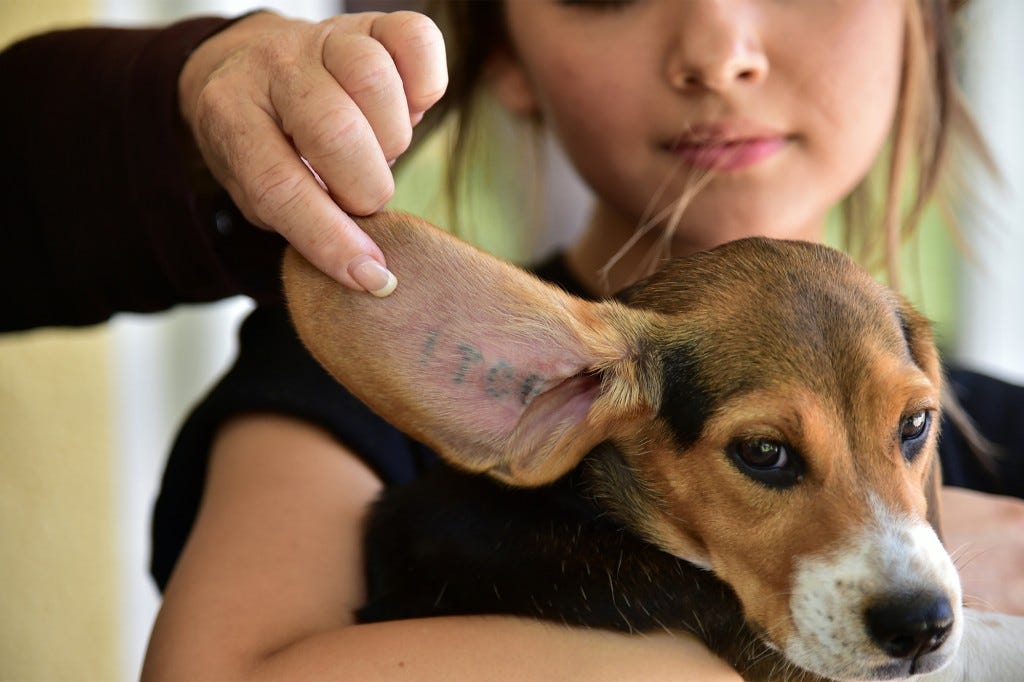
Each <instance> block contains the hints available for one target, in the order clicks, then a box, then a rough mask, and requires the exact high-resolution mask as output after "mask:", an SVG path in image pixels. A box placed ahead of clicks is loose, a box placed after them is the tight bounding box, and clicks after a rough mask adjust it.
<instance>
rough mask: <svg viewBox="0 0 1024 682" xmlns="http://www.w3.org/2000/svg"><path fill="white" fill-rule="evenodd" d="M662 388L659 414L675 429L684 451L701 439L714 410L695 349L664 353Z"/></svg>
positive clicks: (674, 349) (682, 348)
mask: <svg viewBox="0 0 1024 682" xmlns="http://www.w3.org/2000/svg"><path fill="white" fill-rule="evenodd" d="M662 386H663V387H664V394H663V395H662V400H661V408H660V409H659V411H658V414H659V416H661V417H662V418H663V419H664V420H665V421H666V422H667V423H668V425H669V427H670V428H671V429H672V433H673V434H674V435H675V438H676V443H677V444H678V445H679V447H680V449H685V448H687V447H689V446H691V445H693V444H694V443H695V442H697V439H698V438H700V434H701V432H703V430H704V423H705V422H706V421H707V420H708V417H710V416H711V411H712V408H713V401H712V399H711V394H710V392H709V391H708V389H707V388H706V386H705V384H704V382H703V381H702V380H701V375H700V360H699V359H698V354H697V352H696V349H695V348H694V347H693V346H690V345H677V346H673V347H672V348H670V349H669V350H668V351H667V352H666V353H665V355H664V360H663V364H662Z"/></svg>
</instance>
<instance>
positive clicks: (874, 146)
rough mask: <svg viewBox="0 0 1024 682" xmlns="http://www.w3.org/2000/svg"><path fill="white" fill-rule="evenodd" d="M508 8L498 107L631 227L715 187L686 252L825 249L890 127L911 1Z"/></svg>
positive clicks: (692, 218) (722, 0)
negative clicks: (524, 124)
mask: <svg viewBox="0 0 1024 682" xmlns="http://www.w3.org/2000/svg"><path fill="white" fill-rule="evenodd" d="M505 4H506V8H505V12H506V18H507V22H508V27H509V32H510V35H511V40H512V44H513V49H514V51H515V56H514V58H513V59H510V60H506V62H505V63H504V66H503V67H502V68H499V69H497V70H496V73H497V74H498V75H497V79H498V81H497V85H498V93H499V96H500V97H501V98H502V100H503V101H504V102H505V103H506V105H508V106H510V107H511V108H513V109H514V110H517V111H518V112H519V113H524V114H538V115H539V116H540V117H541V119H542V120H543V121H544V123H545V124H546V125H547V126H549V127H551V128H552V129H553V131H554V132H555V134H556V135H557V136H558V138H559V139H560V140H561V142H562V144H563V146H564V147H565V150H566V151H567V153H568V155H569V157H570V158H571V159H572V161H573V163H574V164H575V166H576V168H577V170H578V171H579V172H580V174H581V175H582V176H583V177H584V179H585V180H586V181H587V182H588V184H589V185H590V186H591V187H592V188H593V189H594V190H595V192H596V193H597V195H598V197H599V200H600V202H601V205H602V208H603V209H604V211H605V213H610V214H612V215H616V216H618V219H619V220H621V222H622V223H624V224H625V223H628V224H629V225H630V227H631V228H632V227H635V226H636V225H637V224H639V223H640V222H641V218H642V217H643V216H645V215H648V214H650V212H651V211H652V210H653V212H654V213H655V214H656V213H658V211H659V210H663V209H665V208H666V207H668V206H670V204H671V203H672V201H674V200H675V199H678V197H679V196H680V195H681V194H682V193H684V192H685V191H686V189H687V188H688V187H692V186H693V184H694V182H695V181H696V182H698V183H700V182H706V183H707V184H706V185H704V186H703V187H702V189H700V191H698V192H697V193H696V194H695V195H694V198H693V200H692V202H691V203H690V204H689V206H688V207H687V208H686V210H685V212H684V213H683V214H682V219H681V222H680V223H679V225H678V229H677V232H676V237H675V243H674V248H673V250H674V251H675V252H677V253H680V252H687V251H692V250H696V249H702V248H708V247H711V246H714V245H716V244H720V243H722V242H725V241H729V240H732V239H737V238H740V237H744V236H750V235H755V234H757V235H766V236H771V237H778V238H802V239H820V238H821V230H822V227H823V222H824V217H825V215H826V213H827V212H828V210H829V209H830V208H831V207H832V206H833V205H835V204H836V203H837V202H838V201H840V200H841V199H842V198H843V197H844V196H845V195H846V194H848V193H849V192H850V191H851V190H852V189H853V188H854V186H855V185H856V184H857V183H858V182H859V181H860V180H861V179H862V178H863V177H864V175H865V174H866V173H867V171H868V169H869V168H870V166H871V165H872V162H873V161H874V159H875V157H876V156H877V155H878V153H879V151H880V149H881V148H882V146H883V144H884V141H885V139H886V136H887V134H888V131H889V127H890V124H891V121H892V119H893V116H894V112H895V108H896V104H897V99H898V90H899V81H900V71H901V62H902V53H903V50H902V47H903V30H904V2H903V1H902V0H624V1H623V0H508V2H506V3H505ZM662 222H664V221H662Z"/></svg>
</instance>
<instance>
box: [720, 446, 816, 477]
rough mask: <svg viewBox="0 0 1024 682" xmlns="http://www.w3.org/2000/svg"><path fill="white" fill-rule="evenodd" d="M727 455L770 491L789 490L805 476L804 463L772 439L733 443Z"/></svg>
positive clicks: (795, 454)
mask: <svg viewBox="0 0 1024 682" xmlns="http://www.w3.org/2000/svg"><path fill="white" fill-rule="evenodd" d="M726 454H727V455H729V459H731V460H732V462H733V464H734V465H735V466H736V468H737V469H739V470H740V471H741V472H743V473H744V474H746V475H747V476H749V477H750V478H752V479H754V480H755V481H758V482H759V483H763V484H764V485H767V486H768V487H770V488H788V487H789V486H791V485H795V484H796V483H799V482H800V481H801V480H802V479H803V476H804V465H803V460H802V459H801V458H800V456H799V455H798V454H797V453H796V452H795V451H794V450H793V449H792V448H791V447H790V446H788V445H786V444H785V443H780V442H779V441H777V440H771V439H769V438H744V439H738V440H735V441H733V442H732V443H731V444H730V445H729V447H728V448H726Z"/></svg>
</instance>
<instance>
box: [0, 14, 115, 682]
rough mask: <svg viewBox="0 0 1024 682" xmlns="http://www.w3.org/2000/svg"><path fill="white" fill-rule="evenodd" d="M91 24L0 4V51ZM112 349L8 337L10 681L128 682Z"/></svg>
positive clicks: (1, 513) (87, 342)
mask: <svg viewBox="0 0 1024 682" xmlns="http://www.w3.org/2000/svg"><path fill="white" fill-rule="evenodd" d="M91 16H92V3H91V2H90V0H2V1H0V44H7V43H8V42H10V41H11V40H12V39H14V38H17V37H20V36H23V35H26V34H29V33H32V32H35V31H39V30H43V29H46V28H51V27H56V26H67V25H75V24H82V23H85V22H88V21H89V20H90V19H91ZM0 106H2V105H0ZM14 227H15V229H16V226H14ZM109 351H110V341H109V334H108V332H107V331H106V329H105V328H102V327H101V328H94V329H90V330H86V331H41V332H31V333H26V334H8V335H4V336H0V585H2V589H3V597H2V598H0V680H114V679H118V678H120V677H121V674H120V671H119V670H118V649H117V647H118V644H117V615H116V614H117V608H118V603H117V588H116V579H117V564H116V552H115V523H114V522H115V510H114V500H115V497H114V485H113V480H114V461H113V452H114V448H113V442H112V440H113V439H112V425H111V424H112V412H111V404H112V401H111V390H110V382H109V378H108V377H109V376H110V368H109V359H108V358H109Z"/></svg>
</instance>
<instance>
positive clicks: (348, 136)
mask: <svg viewBox="0 0 1024 682" xmlns="http://www.w3.org/2000/svg"><path fill="white" fill-rule="evenodd" d="M368 128H369V125H368V123H367V122H366V119H365V118H363V116H362V113H361V112H359V111H358V110H353V109H349V108H345V109H336V110H334V111H326V112H323V113H321V114H319V115H318V116H317V117H316V118H314V119H313V120H312V121H311V122H310V123H309V124H308V125H307V128H306V133H305V134H304V135H302V138H303V143H302V151H303V154H305V156H306V158H308V159H310V160H313V159H321V158H324V157H337V158H339V160H340V161H345V160H348V159H349V158H350V157H351V156H352V155H354V154H355V152H356V150H357V149H358V148H359V147H360V142H361V139H362V138H363V137H364V136H365V135H366V133H367V131H368Z"/></svg>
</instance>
